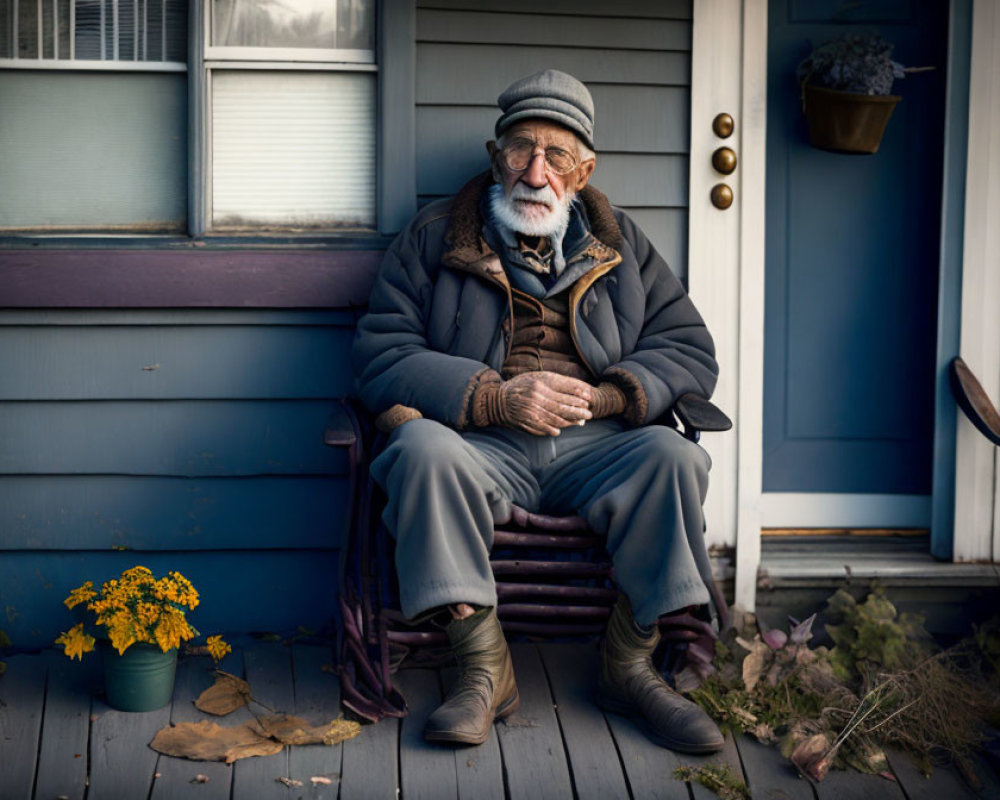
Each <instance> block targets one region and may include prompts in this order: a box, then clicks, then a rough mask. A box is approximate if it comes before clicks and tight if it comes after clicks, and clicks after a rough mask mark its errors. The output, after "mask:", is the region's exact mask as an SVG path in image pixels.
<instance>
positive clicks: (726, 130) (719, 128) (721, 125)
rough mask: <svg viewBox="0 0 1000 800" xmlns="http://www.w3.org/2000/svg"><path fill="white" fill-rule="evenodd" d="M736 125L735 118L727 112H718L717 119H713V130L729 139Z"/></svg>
mask: <svg viewBox="0 0 1000 800" xmlns="http://www.w3.org/2000/svg"><path fill="white" fill-rule="evenodd" d="M734 127H736V123H735V122H733V118H732V117H731V116H730V115H729V114H726V113H722V114H716V115H715V119H713V120H712V130H713V131H714V132H715V135H716V136H718V137H719V138H720V139H728V138H729V137H730V136H732V135H733V128H734Z"/></svg>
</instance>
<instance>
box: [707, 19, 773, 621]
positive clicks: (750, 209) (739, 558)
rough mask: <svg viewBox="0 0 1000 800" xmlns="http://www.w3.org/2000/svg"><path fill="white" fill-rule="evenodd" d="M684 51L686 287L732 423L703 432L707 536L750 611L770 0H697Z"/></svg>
mask: <svg viewBox="0 0 1000 800" xmlns="http://www.w3.org/2000/svg"><path fill="white" fill-rule="evenodd" d="M691 51H692V56H691V85H692V91H691V177H690V199H689V215H690V216H689V221H688V241H689V244H688V254H689V256H688V263H689V267H688V287H689V290H690V292H691V296H692V298H693V299H694V301H695V304H696V305H697V306H698V308H699V310H700V311H701V313H702V315H703V316H704V317H705V321H706V322H707V323H708V327H709V330H711V331H712V335H713V336H714V338H715V343H716V350H717V355H718V360H719V364H720V370H721V371H720V374H719V385H718V388H717V390H716V394H715V397H714V399H715V401H716V402H717V403H718V404H719V405H720V406H721V407H722V409H723V410H724V411H726V413H728V414H729V415H730V416H731V417H732V418H733V421H734V423H735V429H734V431H733V432H732V433H728V434H721V435H709V436H707V437H705V439H704V440H703V443H704V446H705V449H706V450H708V452H709V454H710V455H711V456H712V461H713V468H712V484H711V489H710V490H709V495H708V500H707V502H706V505H705V514H706V518H707V520H708V529H707V541H708V544H709V546H710V547H711V546H713V545H722V546H728V547H735V548H736V604H737V605H738V606H742V607H743V608H745V609H747V610H752V609H753V608H754V603H755V595H756V587H757V568H758V566H759V563H760V527H761V526H760V500H761V473H762V446H763V443H762V429H763V411H764V409H763V387H764V230H765V229H764V198H765V194H764V188H765V184H764V179H765V174H766V162H765V151H766V143H767V0H698V2H697V3H695V4H694V21H693V28H692V42H691ZM721 112H725V113H728V114H730V115H732V117H733V118H734V120H735V129H734V133H733V135H732V136H731V137H729V138H727V139H720V138H719V137H717V136H715V134H714V133H713V132H712V120H713V119H714V118H715V116H716V114H719V113H721ZM721 146H728V147H730V148H732V149H733V150H734V151H735V152H736V155H737V161H738V166H737V168H736V171H735V172H734V173H733V174H732V175H729V176H723V175H720V174H718V173H717V172H715V171H714V170H713V169H712V163H711V161H712V152H713V151H714V150H715V149H716V148H717V147H721ZM717 183H726V184H728V185H729V186H730V187H731V188H732V190H733V196H734V201H733V205H732V207H731V208H729V209H726V210H720V209H717V208H715V207H714V206H713V205H712V203H711V200H710V192H711V189H712V186H714V185H715V184H717Z"/></svg>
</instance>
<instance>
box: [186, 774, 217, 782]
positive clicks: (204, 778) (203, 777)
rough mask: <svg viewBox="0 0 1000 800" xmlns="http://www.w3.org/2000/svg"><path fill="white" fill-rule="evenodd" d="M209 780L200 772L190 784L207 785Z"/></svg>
mask: <svg viewBox="0 0 1000 800" xmlns="http://www.w3.org/2000/svg"><path fill="white" fill-rule="evenodd" d="M210 780H212V779H211V778H209V777H208V775H202V774H201V773H200V772H199V773H198V774H197V775H195V776H194V777H193V778H192V779H191V783H208V782H209V781H210Z"/></svg>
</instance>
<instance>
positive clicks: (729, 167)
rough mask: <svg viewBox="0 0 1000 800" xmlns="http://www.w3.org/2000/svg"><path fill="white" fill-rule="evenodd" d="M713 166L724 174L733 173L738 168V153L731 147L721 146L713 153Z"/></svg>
mask: <svg viewBox="0 0 1000 800" xmlns="http://www.w3.org/2000/svg"><path fill="white" fill-rule="evenodd" d="M712 166H713V167H714V168H715V171H716V172H719V173H721V174H722V175H731V174H732V173H733V171H734V170H735V169H736V153H735V152H733V150H732V149H731V148H729V147H720V148H719V149H718V150H716V151H715V152H714V153H712Z"/></svg>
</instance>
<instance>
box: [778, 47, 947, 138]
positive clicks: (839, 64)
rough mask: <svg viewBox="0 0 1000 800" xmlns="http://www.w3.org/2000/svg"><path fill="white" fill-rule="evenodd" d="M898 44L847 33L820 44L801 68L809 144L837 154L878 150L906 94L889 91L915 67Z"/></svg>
mask: <svg viewBox="0 0 1000 800" xmlns="http://www.w3.org/2000/svg"><path fill="white" fill-rule="evenodd" d="M892 50H893V45H891V44H890V43H889V42H887V41H885V39H883V38H882V37H881V36H879V35H877V34H875V35H872V36H860V35H856V36H845V37H844V38H842V39H836V40H834V41H832V42H826V43H825V44H822V45H820V46H819V47H817V48H816V49H815V50H813V51H812V53H810V54H809V56H808V57H807V58H805V59H804V60H803V61H802V62H801V63H800V64H799V65H798V68H797V70H796V73H797V75H798V79H799V86H800V87H801V89H802V110H803V111H804V112H805V115H806V119H807V121H808V123H809V144H811V145H812V146H813V147H817V148H819V149H821V150H832V151H833V152H837V153H863V154H871V153H875V152H877V151H878V148H879V144H880V143H881V141H882V134H883V133H885V129H886V125H888V123H889V117H890V116H892V111H893V109H894V108H895V107H896V104H897V103H898V102H899V101H900V100H901V99H902V98H901V97H899V96H898V95H892V94H889V92H890V91H891V90H892V84H893V81H894V80H895V79H897V78H903V77H905V76H906V74H907V73H909V72H922V71H924V70H927V69H933V67H916V68H913V67H911V68H904V67H903V65H902V64H900V63H898V62H896V61H893V60H892V58H891V56H892Z"/></svg>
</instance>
